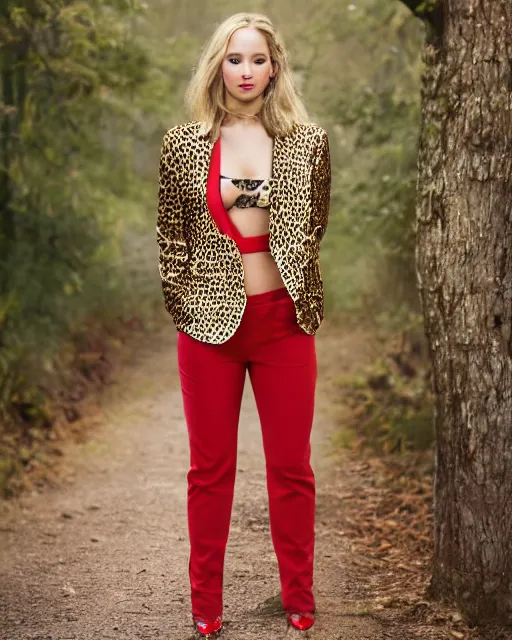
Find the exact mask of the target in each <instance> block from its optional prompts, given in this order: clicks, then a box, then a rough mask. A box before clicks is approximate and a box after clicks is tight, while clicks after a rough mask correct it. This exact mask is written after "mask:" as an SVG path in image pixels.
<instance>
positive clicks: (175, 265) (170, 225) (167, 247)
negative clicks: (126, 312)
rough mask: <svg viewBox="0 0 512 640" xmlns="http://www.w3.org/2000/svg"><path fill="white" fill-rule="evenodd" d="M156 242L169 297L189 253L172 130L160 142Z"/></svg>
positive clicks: (177, 284) (165, 287) (164, 286)
mask: <svg viewBox="0 0 512 640" xmlns="http://www.w3.org/2000/svg"><path fill="white" fill-rule="evenodd" d="M156 231H157V241H158V246H159V271H160V277H161V279H162V286H163V288H164V295H165V296H166V298H168V297H169V296H170V295H171V294H172V293H173V289H174V288H175V287H177V286H179V277H180V275H181V274H182V272H183V270H184V269H185V267H186V265H187V261H188V259H189V252H188V248H187V241H186V229H185V215H184V208H183V193H182V190H181V189H180V185H179V182H178V175H177V165H176V157H175V154H174V152H173V147H172V129H171V130H170V131H168V132H167V133H166V134H165V136H164V138H163V142H162V148H161V154H160V170H159V187H158V216H157V225H156Z"/></svg>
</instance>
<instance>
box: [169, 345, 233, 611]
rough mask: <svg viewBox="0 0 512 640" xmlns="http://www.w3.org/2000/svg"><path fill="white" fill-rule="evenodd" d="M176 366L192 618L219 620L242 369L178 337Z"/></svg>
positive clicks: (212, 348) (216, 350)
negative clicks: (185, 456) (183, 433)
mask: <svg viewBox="0 0 512 640" xmlns="http://www.w3.org/2000/svg"><path fill="white" fill-rule="evenodd" d="M178 365H179V373H180V380H181V388H182V394H183V405H184V412H185V418H186V422H187V429H188V435H189V442H190V469H189V472H188V475H187V480H188V503H187V504H188V526H189V537H190V559H189V575H190V586H191V598H192V615H193V616H194V617H197V618H201V619H203V620H206V621H208V620H214V619H215V618H216V617H217V616H218V615H222V579H223V568H224V555H225V550H226V543H227V539H228V534H229V523H230V519H231V509H232V504H233V492H234V483H235V472H236V454H237V430H238V421H239V415H240V405H241V400H242V392H243V388H244V381H245V365H244V364H243V363H241V362H238V361H237V360H236V359H235V358H234V357H233V356H232V355H228V354H227V353H226V352H225V350H224V349H223V348H222V345H209V344H205V343H202V342H199V341H197V340H194V339H193V338H191V337H190V336H188V335H186V334H185V333H182V332H180V333H179V334H178Z"/></svg>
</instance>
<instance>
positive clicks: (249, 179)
mask: <svg viewBox="0 0 512 640" xmlns="http://www.w3.org/2000/svg"><path fill="white" fill-rule="evenodd" d="M186 99H187V104H188V106H189V108H190V110H191V112H192V114H193V117H194V118H195V119H194V120H193V121H192V122H189V123H187V124H183V125H179V126H176V127H174V128H172V129H170V130H169V131H168V132H167V133H166V135H165V137H164V140H163V146H162V154H161V162H160V183H159V187H160V188H159V207H158V223H157V232H158V242H159V247H160V275H161V279H162V287H163V293H164V300H165V306H166V308H167V310H168V311H169V313H170V314H171V316H172V319H173V321H174V323H175V325H176V327H177V329H178V365H179V372H180V380H181V388H182V394H183V403H184V413H185V418H186V423H187V428H188V434H189V441H190V470H189V472H188V476H187V479H188V523H189V537H190V559H189V576H190V584H191V599H192V617H193V620H194V625H195V628H196V631H197V633H198V634H199V635H200V636H202V637H209V638H211V637H216V636H217V635H218V634H219V633H220V632H221V630H222V579H223V566H224V554H225V548H226V543H227V538H228V532H229V526H230V518H231V507H232V502H233V488H234V482H235V470H236V455H237V429H238V421H239V412H240V404H241V398H242V391H243V387H244V381H245V375H246V371H248V372H249V376H250V379H251V385H252V388H253V392H254V395H255V399H256V404H257V408H258V412H259V417H260V422H261V429H262V434H263V445H264V453H265V459H266V472H267V485H268V496H269V512H270V529H271V534H272V540H273V544H274V549H275V552H276V556H277V560H278V566H279V574H280V580H281V598H282V604H283V607H284V610H285V611H286V613H287V619H288V623H289V624H290V625H292V626H293V627H294V628H296V629H299V630H306V629H308V628H310V627H311V626H312V625H313V622H314V611H315V601H314V596H313V592H312V587H313V556H314V519H315V481H314V475H313V471H312V469H311V466H310V433H311V425H312V420H313V409H314V396H315V384H316V375H317V368H316V352H315V333H316V331H317V329H318V327H319V326H320V323H321V321H322V318H323V314H324V307H323V284H322V279H321V274H320V268H319V260H318V258H319V244H320V241H321V239H322V236H323V235H324V232H325V229H326V226H327V217H328V213H329V199H330V182H331V171H330V157H329V144H328V139H327V135H326V133H325V131H324V130H323V129H321V128H320V127H319V126H316V125H314V124H310V123H308V121H307V115H306V111H305V109H304V107H303V105H302V103H301V101H300V99H299V97H298V96H297V93H296V91H295V89H294V85H293V82H292V77H291V72H290V68H289V66H288V61H287V56H286V53H285V50H284V48H283V44H282V42H281V39H280V37H279V36H278V34H277V33H276V31H275V29H274V27H273V26H272V24H271V22H270V21H269V19H268V18H267V17H265V16H262V15H258V14H237V15H234V16H232V17H230V18H228V19H227V20H225V22H223V23H222V24H221V25H220V26H219V27H218V28H217V30H216V31H215V33H214V34H213V36H212V37H211V39H210V41H209V42H208V43H207V45H206V47H205V49H204V51H203V53H202V55H201V58H200V60H199V63H198V65H197V68H196V71H195V74H194V76H193V78H192V80H191V82H190V85H189V87H188V90H187V95H186Z"/></svg>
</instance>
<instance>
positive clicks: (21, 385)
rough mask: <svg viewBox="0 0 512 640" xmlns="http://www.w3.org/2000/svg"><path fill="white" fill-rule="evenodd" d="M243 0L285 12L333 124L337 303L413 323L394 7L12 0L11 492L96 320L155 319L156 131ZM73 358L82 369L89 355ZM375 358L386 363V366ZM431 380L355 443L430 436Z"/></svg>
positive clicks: (6, 39) (330, 275)
mask: <svg viewBox="0 0 512 640" xmlns="http://www.w3.org/2000/svg"><path fill="white" fill-rule="evenodd" d="M240 10H250V11H257V12H263V13H266V14H267V15H269V16H270V17H271V19H272V20H273V21H274V22H275V24H276V26H277V27H278V28H279V30H280V31H281V33H282V35H283V37H284V40H285V43H286V45H287V48H288V49H289V53H290V59H291V63H292V67H293V71H294V77H295V80H296V83H297V86H298V88H299V89H300V91H301V93H302V95H303V98H304V101H305V103H306V105H307V107H308V110H309V113H310V116H311V119H312V120H313V121H315V122H317V123H318V124H320V125H321V126H323V127H324V128H325V129H326V130H327V132H328V134H329V138H330V146H331V155H332V166H333V185H332V208H331V216H330V223H329V232H328V233H327V234H326V236H325V240H324V243H323V246H322V255H321V259H322V272H323V276H324V282H325V289H326V308H327V316H328V317H329V318H330V319H331V320H332V321H333V322H336V321H337V320H339V321H340V323H341V322H343V323H354V324H356V325H357V324H359V325H365V326H371V327H374V329H375V331H376V332H381V331H383V332H384V333H392V332H399V333H400V334H401V335H405V334H406V333H408V332H409V333H408V335H409V337H410V339H411V341H412V342H413V343H414V341H415V340H419V339H420V336H421V314H420V308H419V300H418V294H417V290H416V276H415V267H414V224H415V214H414V206H415V186H416V162H417V140H418V131H419V121H420V91H419V84H420V74H421V65H422V63H421V52H422V43H423V40H424V28H423V25H422V23H421V22H420V21H419V20H417V19H416V18H415V17H414V16H413V15H412V14H411V13H410V11H408V10H407V9H406V8H405V7H404V6H403V5H402V4H401V3H399V2H389V3H383V2H380V0H358V1H357V2H354V3H352V2H349V1H348V0H313V1H309V2H303V1H301V0H299V2H297V1H293V2H292V1H291V0H280V1H279V2H278V3H276V2H269V1H268V0H260V1H258V0H252V1H251V0H248V1H247V2H244V3H243V5H242V3H240V2H238V1H235V0H217V1H215V2H211V1H208V2H207V1H206V0H196V1H195V2H194V3H190V2H185V1H184V0H166V1H165V2H164V1H163V0H151V1H149V2H147V3H142V2H138V1H130V0H114V1H112V0H90V1H64V0H48V1H43V0H32V1H29V0H25V1H18V2H14V1H12V0H7V2H5V3H4V4H3V7H2V9H1V13H0V63H1V65H2V94H1V101H0V119H1V139H0V207H1V209H2V212H1V217H0V264H1V271H0V424H1V425H2V433H1V437H2V444H1V447H2V460H1V468H0V488H1V492H2V493H3V494H4V495H9V494H10V493H11V492H15V491H16V489H17V487H18V484H19V482H18V481H19V478H20V476H21V475H22V471H23V467H26V466H27V465H30V463H31V461H33V459H34V457H37V455H38V453H37V443H38V441H40V440H41V439H44V438H45V437H46V436H47V432H48V430H49V429H50V428H51V425H52V423H53V421H54V413H55V410H56V409H55V407H56V405H57V404H58V403H57V402H56V398H55V388H56V386H57V387H58V386H59V384H61V383H62V380H63V379H64V381H65V378H66V371H68V370H70V369H71V368H72V367H73V366H76V362H77V357H76V356H77V353H78V352H80V351H82V352H84V351H85V352H88V351H90V349H88V347H87V345H89V344H90V335H91V333H97V332H98V330H100V331H104V332H105V333H108V334H110V335H114V336H115V334H116V332H118V331H120V327H121V326H123V323H126V322H127V321H130V319H133V318H137V321H138V322H139V323H140V324H141V326H144V327H149V326H150V324H151V318H152V317H154V313H155V308H161V306H162V304H163V303H162V298H161V288H160V281H159V275H158V270H157V245H156V235H155V233H156V232H155V221H156V195H157V171H158V160H159V152H160V144H161V140H162V137H163V134H164V133H165V131H166V130H167V129H168V128H170V127H171V126H173V125H174V124H177V123H180V122H184V121H187V120H188V119H190V118H189V116H188V114H186V113H185V112H184V110H183V93H184V90H185V87H186V85H187V83H188V80H189V78H190V75H191V72H192V68H193V65H194V64H195V62H196V60H197V57H198V54H199V51H200V49H201V46H202V45H203V43H204V41H205V39H206V38H207V37H208V35H209V34H210V33H211V31H212V29H213V28H214V26H215V24H216V23H218V22H219V21H220V20H222V19H223V18H224V17H226V16H228V15H230V14H231V13H234V12H237V11H240ZM78 362H79V363H80V364H79V366H80V367H82V369H84V370H86V369H87V368H88V367H90V366H91V363H90V362H88V360H87V357H85V358H82V359H79V360H78ZM377 366H378V367H380V374H381V379H385V378H386V376H387V373H388V370H387V368H388V365H387V364H385V363H383V362H381V363H378V365H377ZM406 371H407V369H406ZM342 373H343V372H340V375H341V374H342ZM409 378H410V376H409ZM418 385H419V386H418ZM426 385H427V380H426V379H424V378H421V379H415V380H414V389H413V390H412V391H410V392H409V391H408V392H407V393H406V394H403V396H404V397H405V396H407V397H408V398H413V399H414V403H415V404H414V407H413V408H412V409H411V407H409V408H407V407H406V408H407V411H405V410H404V403H403V402H399V403H398V405H399V411H398V412H396V410H395V409H394V408H393V403H380V408H379V409H378V414H374V415H372V414H371V412H372V410H371V409H369V410H368V411H369V413H367V416H366V418H367V419H366V423H365V430H364V432H362V433H359V434H358V440H357V441H358V442H359V443H361V442H363V441H364V443H365V444H366V443H369V444H371V445H375V446H376V447H377V448H378V449H379V450H380V451H381V452H386V451H400V450H405V449H407V448H411V447H412V448H414V447H419V448H422V449H425V448H428V447H429V446H430V445H431V443H432V426H431V422H432V421H431V415H430V402H426V403H423V402H422V400H423V399H424V397H425V394H426V393H427V391H428V389H427V386H426ZM384 386H385V387H387V388H388V389H387V390H388V392H389V385H384ZM402 391H403V389H402V390H400V389H399V390H398V393H402ZM393 393H397V390H396V389H394V390H393ZM418 398H419V400H420V402H419V404H418V402H417V400H418ZM370 405H371V402H369V403H368V405H367V407H368V406H370ZM386 407H387V408H386ZM390 412H391V414H390ZM398 416H400V419H399V420H398V419H397V418H398ZM68 417H69V416H68ZM71 417H72V416H71ZM359 424H361V420H359ZM343 438H346V434H345V435H344V436H343Z"/></svg>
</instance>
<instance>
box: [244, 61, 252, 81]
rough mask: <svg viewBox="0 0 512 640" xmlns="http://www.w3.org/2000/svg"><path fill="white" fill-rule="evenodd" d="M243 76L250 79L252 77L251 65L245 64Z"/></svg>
mask: <svg viewBox="0 0 512 640" xmlns="http://www.w3.org/2000/svg"><path fill="white" fill-rule="evenodd" d="M243 76H244V78H250V77H251V76H252V73H251V67H250V65H249V64H245V65H244V68H243Z"/></svg>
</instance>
